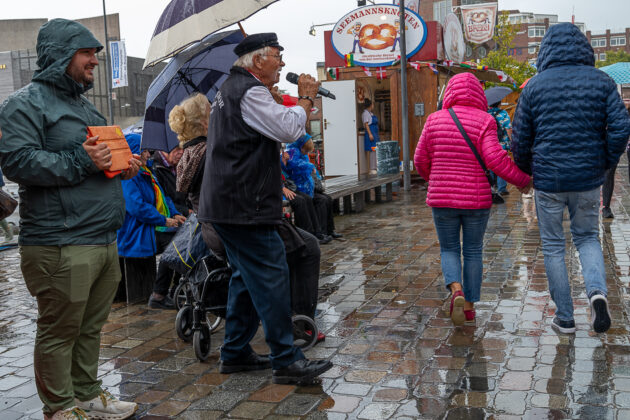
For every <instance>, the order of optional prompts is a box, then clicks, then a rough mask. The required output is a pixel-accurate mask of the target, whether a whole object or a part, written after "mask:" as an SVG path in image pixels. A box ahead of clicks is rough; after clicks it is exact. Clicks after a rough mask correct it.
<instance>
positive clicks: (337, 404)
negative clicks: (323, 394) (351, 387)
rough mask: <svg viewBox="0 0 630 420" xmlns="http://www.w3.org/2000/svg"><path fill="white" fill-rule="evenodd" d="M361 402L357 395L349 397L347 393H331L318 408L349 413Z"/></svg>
mask: <svg viewBox="0 0 630 420" xmlns="http://www.w3.org/2000/svg"><path fill="white" fill-rule="evenodd" d="M360 403H361V398H359V397H349V396H347V395H331V396H330V397H328V398H327V399H325V400H324V401H322V403H321V404H320V406H319V408H318V409H319V410H323V411H327V412H339V413H351V412H353V411H354V410H355V409H356V408H357V407H358V406H359V404H360Z"/></svg>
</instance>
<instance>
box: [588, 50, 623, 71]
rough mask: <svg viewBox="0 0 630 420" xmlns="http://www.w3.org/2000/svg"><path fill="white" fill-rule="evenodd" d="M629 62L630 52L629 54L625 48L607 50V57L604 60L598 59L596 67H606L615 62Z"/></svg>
mask: <svg viewBox="0 0 630 420" xmlns="http://www.w3.org/2000/svg"><path fill="white" fill-rule="evenodd" d="M628 62H630V54H628V53H627V52H625V51H624V50H618V51H606V59H605V60H603V61H596V62H595V67H605V66H610V65H611V64H615V63H628Z"/></svg>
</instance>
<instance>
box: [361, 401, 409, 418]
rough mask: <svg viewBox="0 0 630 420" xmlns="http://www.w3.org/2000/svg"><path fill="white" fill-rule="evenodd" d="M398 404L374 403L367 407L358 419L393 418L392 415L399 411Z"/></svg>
mask: <svg viewBox="0 0 630 420" xmlns="http://www.w3.org/2000/svg"><path fill="white" fill-rule="evenodd" d="M398 407H399V405H398V404H393V403H373V404H368V405H367V407H365V408H364V409H363V411H361V413H360V414H359V416H358V418H360V419H369V420H372V419H373V420H381V419H388V418H391V417H392V415H393V414H394V413H395V412H396V410H397V409H398Z"/></svg>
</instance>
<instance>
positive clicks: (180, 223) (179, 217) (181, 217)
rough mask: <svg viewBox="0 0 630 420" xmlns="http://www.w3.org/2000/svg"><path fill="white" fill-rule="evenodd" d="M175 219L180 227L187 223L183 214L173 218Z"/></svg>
mask: <svg viewBox="0 0 630 420" xmlns="http://www.w3.org/2000/svg"><path fill="white" fill-rule="evenodd" d="M173 219H175V220H177V222H178V223H179V225H180V226H181V225H183V224H184V222H185V221H186V218H185V217H184V216H182V215H181V214H176V215H175V216H173Z"/></svg>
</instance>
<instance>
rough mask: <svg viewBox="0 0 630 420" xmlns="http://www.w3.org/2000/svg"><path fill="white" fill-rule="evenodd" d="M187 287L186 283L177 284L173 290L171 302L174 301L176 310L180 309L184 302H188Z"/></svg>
mask: <svg viewBox="0 0 630 420" xmlns="http://www.w3.org/2000/svg"><path fill="white" fill-rule="evenodd" d="M189 287H190V286H189V284H188V283H187V282H186V283H180V284H178V285H177V287H176V288H175V291H174V292H173V300H174V301H175V307H176V308H177V309H182V308H183V307H184V305H185V304H186V301H187V300H188V289H189Z"/></svg>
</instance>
